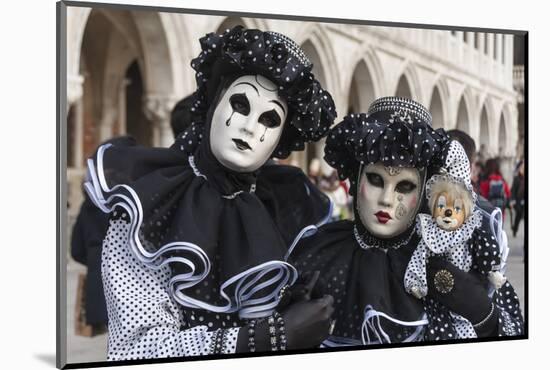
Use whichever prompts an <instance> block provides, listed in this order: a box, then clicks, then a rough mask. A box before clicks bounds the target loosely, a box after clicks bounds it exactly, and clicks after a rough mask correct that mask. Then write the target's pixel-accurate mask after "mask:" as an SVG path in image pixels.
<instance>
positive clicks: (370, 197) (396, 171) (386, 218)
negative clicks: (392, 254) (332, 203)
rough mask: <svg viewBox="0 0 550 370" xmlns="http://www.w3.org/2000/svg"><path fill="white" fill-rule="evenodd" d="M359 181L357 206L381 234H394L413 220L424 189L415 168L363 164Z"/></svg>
mask: <svg viewBox="0 0 550 370" xmlns="http://www.w3.org/2000/svg"><path fill="white" fill-rule="evenodd" d="M359 180H360V181H358V186H359V189H358V191H357V207H358V213H359V217H360V218H361V222H362V223H363V225H364V226H365V228H366V229H367V230H368V231H369V232H370V233H371V234H373V235H374V236H376V237H378V238H391V237H394V236H397V235H399V234H401V233H402V232H404V231H405V230H406V229H407V228H408V227H409V226H410V225H411V223H412V222H413V220H414V217H415V216H416V212H417V211H418V208H419V204H420V192H421V190H422V186H421V178H420V173H419V171H418V170H417V169H416V168H398V167H384V165H382V164H381V163H375V164H369V165H367V166H364V167H363V170H362V171H361V174H360V179H359Z"/></svg>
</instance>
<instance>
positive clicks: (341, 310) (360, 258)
mask: <svg viewBox="0 0 550 370" xmlns="http://www.w3.org/2000/svg"><path fill="white" fill-rule="evenodd" d="M353 227H354V224H353V222H351V221H339V222H334V223H331V224H327V225H324V226H322V227H321V228H319V231H318V232H317V233H316V234H314V235H313V236H310V237H307V238H304V239H302V240H301V241H300V243H298V245H297V246H296V248H295V249H294V250H293V251H292V253H291V255H290V258H289V261H290V262H291V263H293V264H294V265H295V266H296V268H297V269H298V271H299V272H300V274H302V273H305V272H308V271H315V270H319V271H320V272H321V278H322V291H323V292H324V293H325V294H331V295H332V296H333V297H334V299H335V307H336V312H335V314H334V317H333V318H334V319H336V324H335V329H334V332H333V337H335V338H347V339H349V338H352V339H355V340H358V341H361V340H362V333H361V331H362V325H363V320H364V311H365V308H366V307H367V306H371V307H372V309H374V310H376V311H378V312H381V313H384V314H386V315H388V316H390V317H392V318H394V319H397V320H401V321H406V322H414V321H417V320H420V319H421V318H422V316H423V307H422V302H421V301H420V300H417V299H415V298H414V297H413V296H411V295H410V294H407V292H406V291H405V289H404V285H403V276H404V273H405V269H406V267H407V263H408V261H409V259H410V256H411V254H412V251H413V250H414V247H415V245H416V244H417V243H418V237H417V236H416V235H414V236H413V237H412V239H411V240H410V242H409V243H408V244H406V245H403V246H402V247H400V248H396V249H393V248H389V249H384V248H369V249H362V248H361V247H360V246H359V244H358V243H357V241H356V239H355V236H354V232H353ZM380 324H381V326H382V328H383V330H384V331H385V332H386V333H387V334H388V336H389V338H390V341H391V342H401V341H403V340H404V339H406V338H407V337H409V336H410V335H411V334H412V333H413V332H414V331H415V330H416V329H417V326H403V325H396V324H394V323H393V322H391V321H390V320H386V319H384V318H380ZM370 335H371V339H374V338H375V337H376V334H374V333H371V334H370ZM333 339H334V338H333Z"/></svg>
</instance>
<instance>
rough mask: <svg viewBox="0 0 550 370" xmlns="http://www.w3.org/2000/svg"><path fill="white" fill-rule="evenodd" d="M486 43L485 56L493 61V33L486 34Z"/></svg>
mask: <svg viewBox="0 0 550 370" xmlns="http://www.w3.org/2000/svg"><path fill="white" fill-rule="evenodd" d="M485 42H487V55H489V57H490V58H491V59H494V56H495V34H494V33H488V34H487V39H486V40H485Z"/></svg>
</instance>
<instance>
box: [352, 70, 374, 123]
mask: <svg viewBox="0 0 550 370" xmlns="http://www.w3.org/2000/svg"><path fill="white" fill-rule="evenodd" d="M375 99H376V92H375V87H374V81H373V78H372V74H371V71H370V70H369V67H368V66H367V64H366V63H365V61H363V60H361V61H360V62H359V63H358V64H357V66H356V67H355V69H354V71H353V75H352V78H351V85H350V90H349V100H348V107H349V108H348V112H346V113H361V112H363V113H366V112H367V110H368V108H369V105H370V104H371V103H372V102H373V101H374V100H375Z"/></svg>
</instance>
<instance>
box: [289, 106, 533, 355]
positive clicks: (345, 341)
mask: <svg viewBox="0 0 550 370" xmlns="http://www.w3.org/2000/svg"><path fill="white" fill-rule="evenodd" d="M450 143H451V142H450V140H449V138H448V137H447V135H446V134H445V132H444V131H443V130H442V129H438V130H434V129H432V127H431V116H430V115H429V113H428V112H427V111H426V110H425V108H423V107H422V106H421V105H419V104H418V103H416V102H414V101H411V100H409V99H404V98H393V97H392V98H381V99H378V100H377V101H375V102H374V103H373V104H372V105H371V108H370V109H369V113H368V114H367V115H365V114H359V115H353V114H352V115H350V116H348V117H345V118H344V121H343V122H341V123H339V124H338V125H336V126H335V127H334V128H333V129H331V131H330V132H329V136H328V139H327V146H326V148H325V159H326V160H327V162H328V163H329V164H330V165H331V166H333V167H334V168H336V169H337V170H338V173H339V175H340V178H341V179H346V178H349V180H350V181H351V183H352V186H351V188H350V193H351V194H352V195H356V194H355V192H356V189H357V183H358V182H359V181H358V174H360V173H361V168H362V166H363V165H367V164H370V163H377V162H382V163H383V165H384V166H396V167H399V166H401V167H415V168H417V169H419V171H420V172H421V173H424V174H425V177H424V181H423V183H422V187H423V189H422V192H421V194H423V193H424V190H425V189H424V186H425V182H426V178H429V177H430V175H431V174H433V173H437V172H438V171H439V169H440V168H441V167H444V165H445V159H446V157H447V152H448V150H449V147H450ZM356 203H357V200H356V199H354V209H355V216H356V217H355V221H354V222H351V221H342V222H336V223H333V224H327V225H324V226H322V227H321V228H319V230H318V232H317V233H316V234H314V235H313V236H309V237H306V238H304V239H302V240H301V241H300V242H299V243H298V245H297V246H296V248H295V249H294V250H293V251H292V252H291V254H290V258H289V261H290V262H292V263H294V264H295V265H296V267H297V268H298V270H299V271H300V273H305V272H309V271H315V270H320V271H321V276H322V277H323V278H324V292H325V293H327V294H332V295H334V297H335V309H336V315H335V320H336V322H335V329H334V332H333V335H332V337H331V338H329V340H327V341H325V345H327V346H336V345H357V344H371V343H390V342H391V343H393V342H408V341H419V340H442V339H450V338H462V337H464V336H463V335H462V334H461V333H460V332H459V331H460V330H461V326H460V325H455V319H454V317H453V316H452V315H451V313H450V311H449V309H448V308H447V307H446V306H444V305H443V304H441V303H440V302H439V301H440V298H441V297H439V296H438V295H437V294H436V293H437V292H436V289H434V287H433V285H432V286H431V289H430V290H429V292H430V293H429V295H428V297H427V298H426V299H424V300H419V299H416V298H415V297H413V296H412V295H410V294H408V293H407V292H406V291H405V288H404V273H405V269H406V268H407V264H408V262H409V260H410V258H411V255H412V253H413V251H414V249H415V248H416V246H417V245H418V243H419V241H420V237H419V235H417V233H416V232H415V231H416V230H415V223H412V225H411V226H410V227H409V228H408V229H407V230H405V231H404V232H402V233H401V234H399V235H397V236H395V237H392V238H389V239H381V238H378V237H376V236H374V235H372V234H371V233H370V232H369V231H368V230H366V228H365V227H364V226H363V225H362V223H361V221H360V218H359V217H358V214H357V204H356ZM424 207H425V205H424ZM421 211H422V209H421ZM425 211H426V210H424V212H425ZM483 224H484V225H489V224H490V223H489V222H484V223H483ZM491 238H492V239H491ZM474 239H475V240H474ZM491 242H492V243H496V239H495V238H494V236H493V234H492V233H490V231H487V230H484V229H479V230H477V233H476V234H475V238H473V239H472V241H471V243H472V244H471V247H470V248H472V251H473V253H475V251H476V248H478V247H479V245H480V244H481V243H483V244H485V243H491ZM436 262H438V263H439V264H438V263H436ZM448 265H450V264H449V263H447V264H444V265H442V266H441V265H440V261H434V262H433V263H429V265H428V276H429V277H428V279H431V280H430V282H431V281H433V270H434V269H436V267H437V268H450V269H451V270H453V269H452V267H449V266H448ZM453 272H454V273H455V280H456V286H457V288H456V289H455V290H454V292H453V293H452V294H451V295H449V296H453V297H454V296H455V295H456V294H457V293H460V294H461V295H460V296H456V297H454V300H455V301H460V302H462V301H466V300H468V299H470V298H471V297H469V296H466V295H464V294H463V293H464V291H465V290H466V289H462V285H461V282H462V281H466V280H468V279H469V278H470V275H466V277H464V276H463V275H461V274H459V273H458V272H456V271H455V270H453ZM463 274H467V273H464V272H463ZM470 280H472V279H470ZM470 280H468V281H469V282H470ZM472 281H473V280H472ZM471 284H473V285H475V284H478V280H475V283H471ZM480 284H481V282H480V283H479V284H478V285H480ZM464 286H465V285H464ZM476 286H477V285H476ZM480 290H481V288H480V289H477V291H478V292H479V291H480ZM466 291H467V290H466ZM483 291H484V292H485V293H482V294H481V295H480V296H481V298H479V299H480V302H481V301H483V302H485V300H486V301H487V305H490V300H489V298H487V295H486V293H487V292H486V290H483ZM484 294H485V296H484V297H483V295H484ZM471 299H473V298H471ZM492 302H493V303H494V306H493V305H490V307H491V312H490V313H489V317H490V319H487V320H485V321H483V323H482V324H483V328H480V329H479V330H477V329H476V331H478V333H477V334H478V336H489V335H497V334H498V335H518V334H522V333H523V320H522V316H521V312H520V310H519V304H518V298H517V296H516V294H515V292H514V291H513V288H512V286H511V285H510V284H509V283H506V284H505V285H504V286H503V287H502V288H501V289H499V290H498V291H496V292H494V294H492ZM445 303H446V304H448V303H449V302H447V301H445ZM479 307H483V308H478V311H480V312H477V311H475V310H474V311H475V312H474V313H475V314H481V315H482V317H485V316H483V315H487V311H484V312H481V310H485V307H484V305H482V304H480V305H479ZM468 310H470V307H468ZM468 310H466V311H467V312H468V313H470V312H469V311H468ZM468 316H470V317H475V315H473V314H472V315H468ZM479 321H481V319H480V320H479ZM476 322H478V321H476Z"/></svg>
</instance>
